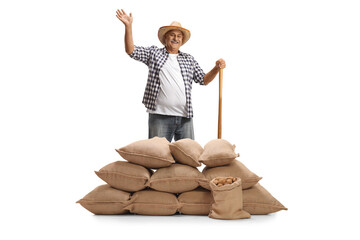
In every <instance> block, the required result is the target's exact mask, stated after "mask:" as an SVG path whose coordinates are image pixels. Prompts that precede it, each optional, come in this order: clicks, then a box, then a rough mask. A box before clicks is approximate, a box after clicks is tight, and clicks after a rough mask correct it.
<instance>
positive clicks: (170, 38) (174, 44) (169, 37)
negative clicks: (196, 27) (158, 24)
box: [165, 30, 183, 50]
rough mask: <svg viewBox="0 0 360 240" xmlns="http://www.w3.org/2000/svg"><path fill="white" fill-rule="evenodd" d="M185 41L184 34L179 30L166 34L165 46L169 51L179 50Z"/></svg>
mask: <svg viewBox="0 0 360 240" xmlns="http://www.w3.org/2000/svg"><path fill="white" fill-rule="evenodd" d="M182 41H183V33H182V32H181V31H179V30H171V31H169V32H167V33H166V34H165V45H166V47H167V48H168V49H171V50H179V48H180V47H181V45H182Z"/></svg>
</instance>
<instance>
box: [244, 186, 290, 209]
mask: <svg viewBox="0 0 360 240" xmlns="http://www.w3.org/2000/svg"><path fill="white" fill-rule="evenodd" d="M243 208H244V210H245V211H247V212H249V213H250V214H252V215H255V214H269V213H274V212H277V211H280V210H287V208H286V207H284V205H282V204H281V203H280V202H279V201H278V200H277V199H276V198H274V197H273V196H272V195H271V194H270V193H269V192H268V191H267V190H266V189H265V188H264V187H263V186H261V185H260V183H257V184H256V185H254V186H253V187H251V188H249V189H246V190H244V191H243Z"/></svg>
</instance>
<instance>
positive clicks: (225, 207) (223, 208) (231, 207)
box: [209, 178, 250, 219]
mask: <svg viewBox="0 0 360 240" xmlns="http://www.w3.org/2000/svg"><path fill="white" fill-rule="evenodd" d="M216 179H217V178H214V179H213V180H211V181H210V188H211V193H212V196H213V199H214V202H213V203H212V205H211V208H210V213H209V217H211V218H216V219H242V218H250V214H249V213H248V212H246V211H244V210H243V195H242V187H241V179H240V178H237V180H236V181H235V182H234V183H232V184H228V185H223V186H221V187H218V186H217V185H216V184H215V183H214V181H215V180H216Z"/></svg>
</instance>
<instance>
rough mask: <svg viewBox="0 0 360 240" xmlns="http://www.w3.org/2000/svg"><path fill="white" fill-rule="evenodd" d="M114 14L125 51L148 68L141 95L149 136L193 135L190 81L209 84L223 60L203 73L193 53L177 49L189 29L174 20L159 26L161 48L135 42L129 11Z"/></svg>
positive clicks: (176, 138)
mask: <svg viewBox="0 0 360 240" xmlns="http://www.w3.org/2000/svg"><path fill="white" fill-rule="evenodd" d="M116 17H117V18H118V19H119V20H120V21H121V22H123V23H124V25H125V51H126V53H127V54H129V55H130V57H131V58H133V59H135V60H138V61H141V62H143V63H145V64H146V65H147V66H148V68H149V74H148V80H147V84H146V88H145V93H144V98H143V104H144V105H145V107H146V108H147V112H148V113H149V138H152V137H155V136H158V137H166V139H167V140H168V141H169V142H171V141H172V139H173V138H174V139H175V141H177V140H179V139H183V138H190V139H194V128H193V121H192V118H193V110H192V104H191V89H192V82H193V81H194V82H196V83H199V84H200V85H207V84H209V83H210V82H211V81H212V80H213V79H214V78H215V76H216V75H217V73H218V72H219V70H220V68H225V66H226V65H225V61H224V60H223V59H219V60H217V61H216V64H215V67H214V68H213V69H212V70H211V71H210V72H208V73H207V74H205V73H204V71H203V70H202V69H201V67H200V66H199V64H198V63H197V61H196V60H195V59H194V57H193V56H191V55H190V54H187V53H184V52H181V51H180V50H179V49H180V47H181V46H182V45H183V44H185V43H186V42H187V41H188V40H189V38H190V31H189V30H187V29H185V28H183V27H181V24H180V23H178V22H172V23H171V25H169V26H164V27H161V28H160V29H159V31H158V38H159V40H160V42H161V43H162V44H163V45H164V46H165V47H164V48H158V47H156V46H151V47H140V46H135V45H134V42H133V36H132V22H133V17H132V14H131V13H130V14H129V15H127V14H126V13H125V11H124V10H122V9H121V11H120V10H117V11H116Z"/></svg>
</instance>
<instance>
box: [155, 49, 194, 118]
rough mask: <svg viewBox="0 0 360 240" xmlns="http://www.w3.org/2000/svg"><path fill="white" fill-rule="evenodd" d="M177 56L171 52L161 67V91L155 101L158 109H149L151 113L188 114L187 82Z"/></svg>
mask: <svg viewBox="0 0 360 240" xmlns="http://www.w3.org/2000/svg"><path fill="white" fill-rule="evenodd" d="M177 56H178V54H169V57H168V59H167V60H166V62H165V63H164V66H163V67H162V68H161V69H160V73H159V78H160V91H159V95H158V97H157V99H156V102H155V104H156V110H155V111H152V110H148V112H149V113H156V114H162V115H171V116H181V117H186V116H187V109H186V94H185V84H184V80H183V77H182V75H181V70H180V65H179V62H178V61H177Z"/></svg>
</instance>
